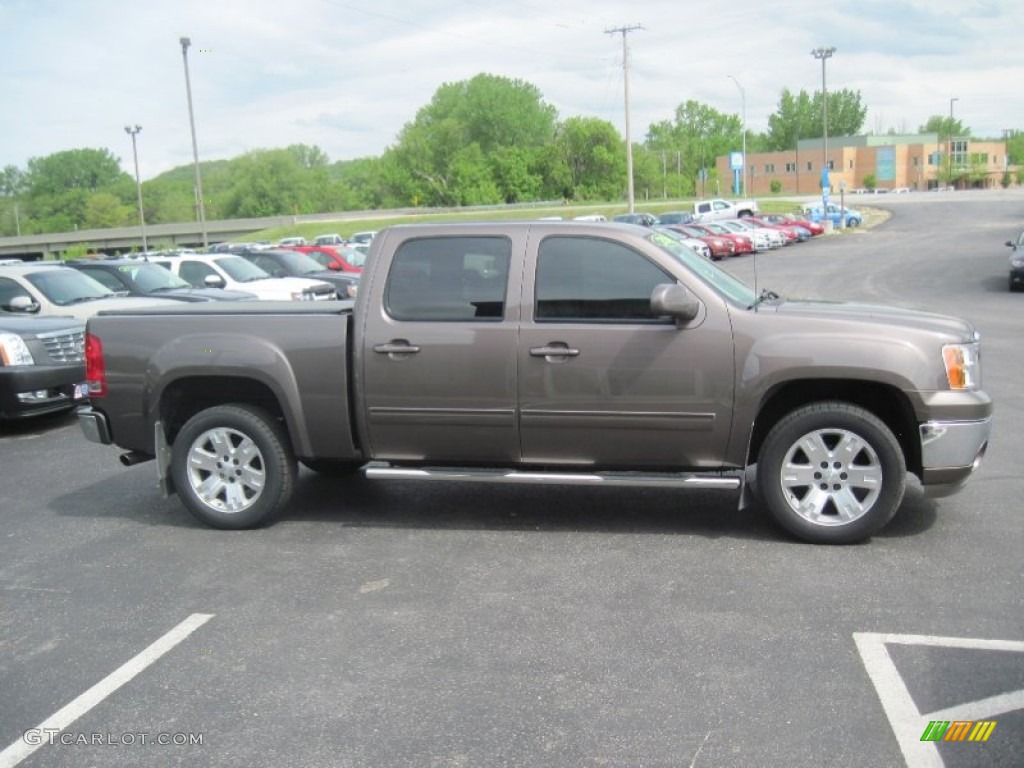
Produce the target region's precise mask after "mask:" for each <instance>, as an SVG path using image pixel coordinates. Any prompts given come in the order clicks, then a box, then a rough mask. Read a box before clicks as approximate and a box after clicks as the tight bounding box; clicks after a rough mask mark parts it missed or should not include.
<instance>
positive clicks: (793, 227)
mask: <svg viewBox="0 0 1024 768" xmlns="http://www.w3.org/2000/svg"><path fill="white" fill-rule="evenodd" d="M744 221H748V222H750V223H751V224H757V225H759V226H762V227H767V228H769V229H777V230H779V231H780V232H782V233H783V234H784V235H785V236H786V239H787V240H788V241H789V242H791V243H802V242H803V241H804V240H810V238H811V230H809V229H807V228H806V227H801V226H799V225H798V224H794V223H792V222H789V221H768V220H767V219H766V218H764V217H761V216H750V217H748V218H746V219H744Z"/></svg>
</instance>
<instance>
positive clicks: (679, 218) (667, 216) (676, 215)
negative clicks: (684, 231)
mask: <svg viewBox="0 0 1024 768" xmlns="http://www.w3.org/2000/svg"><path fill="white" fill-rule="evenodd" d="M696 220H697V217H696V216H695V215H694V213H693V211H667V212H666V213H660V214H658V223H659V224H664V225H665V226H671V225H673V224H692V223H693V222H695V221H696Z"/></svg>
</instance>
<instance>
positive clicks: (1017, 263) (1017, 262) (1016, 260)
mask: <svg viewBox="0 0 1024 768" xmlns="http://www.w3.org/2000/svg"><path fill="white" fill-rule="evenodd" d="M1010 266H1011V267H1024V255H1021V256H1014V257H1013V258H1012V259H1010Z"/></svg>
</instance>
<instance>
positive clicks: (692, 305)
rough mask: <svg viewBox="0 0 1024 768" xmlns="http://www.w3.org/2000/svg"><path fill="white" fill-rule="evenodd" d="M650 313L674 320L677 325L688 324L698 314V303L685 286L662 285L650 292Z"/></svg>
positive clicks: (674, 284) (676, 284)
mask: <svg viewBox="0 0 1024 768" xmlns="http://www.w3.org/2000/svg"><path fill="white" fill-rule="evenodd" d="M651 312H652V313H653V314H655V315H658V316H668V317H671V318H674V319H675V320H676V321H677V322H679V323H688V322H690V321H691V320H693V319H694V318H695V317H697V313H698V312H700V302H699V301H697V297H696V296H694V295H693V294H692V293H690V292H689V291H688V290H687V289H686V287H685V286H682V285H679V284H678V283H664V284H662V285H656V286H654V290H653V291H651Z"/></svg>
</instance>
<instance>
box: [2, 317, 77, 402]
mask: <svg viewBox="0 0 1024 768" xmlns="http://www.w3.org/2000/svg"><path fill="white" fill-rule="evenodd" d="M88 395H89V392H88V386H87V385H86V383H85V323H84V322H83V321H82V320H78V319H75V318H71V317H14V316H11V315H2V314H0V419H21V418H25V417H28V416H40V415H42V414H45V413H54V412H56V411H65V410H68V409H70V408H73V407H74V406H76V405H79V404H84V403H85V402H86V401H87V398H88Z"/></svg>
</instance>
